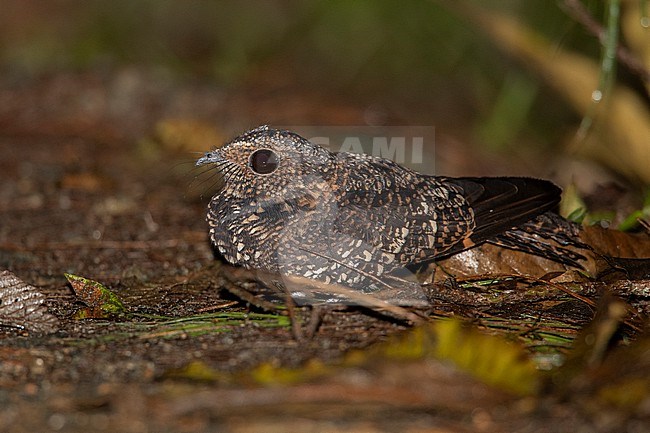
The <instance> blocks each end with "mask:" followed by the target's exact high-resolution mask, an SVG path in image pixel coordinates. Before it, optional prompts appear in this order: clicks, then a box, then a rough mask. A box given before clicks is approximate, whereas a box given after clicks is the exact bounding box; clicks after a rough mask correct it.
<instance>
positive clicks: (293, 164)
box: [196, 126, 334, 197]
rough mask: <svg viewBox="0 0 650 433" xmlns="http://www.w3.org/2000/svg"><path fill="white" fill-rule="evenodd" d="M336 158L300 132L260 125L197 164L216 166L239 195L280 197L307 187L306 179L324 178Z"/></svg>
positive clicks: (226, 183)
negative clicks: (303, 136) (289, 191)
mask: <svg viewBox="0 0 650 433" xmlns="http://www.w3.org/2000/svg"><path fill="white" fill-rule="evenodd" d="M333 159H334V156H333V154H332V153H331V152H329V151H328V150H326V149H324V148H322V147H320V146H318V145H316V144H313V143H311V142H309V141H308V140H306V139H304V138H302V137H301V136H299V135H298V134H295V133H293V132H289V131H284V130H279V129H272V128H269V127H268V126H260V127H258V128H255V129H253V130H250V131H248V132H246V133H244V134H242V135H240V136H239V137H237V138H235V139H233V140H231V141H229V142H228V143H226V144H225V145H223V146H222V147H221V148H218V149H215V150H213V151H210V152H207V153H206V154H205V155H204V156H203V157H201V158H200V159H199V160H198V161H197V162H196V165H197V166H201V165H208V164H210V165H213V166H214V168H215V169H216V170H218V171H219V173H220V174H221V175H222V177H223V179H224V188H225V189H227V190H229V191H230V192H231V193H233V194H235V195H237V196H240V197H254V196H258V195H264V196H277V195H281V194H283V193H286V191H287V190H291V189H295V188H300V187H304V186H306V185H304V183H305V180H306V179H307V180H309V179H312V180H313V179H315V178H318V179H319V180H321V181H322V175H323V173H324V172H326V171H327V167H328V164H329V163H331V161H332V160H333Z"/></svg>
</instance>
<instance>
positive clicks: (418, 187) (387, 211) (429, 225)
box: [334, 155, 474, 265]
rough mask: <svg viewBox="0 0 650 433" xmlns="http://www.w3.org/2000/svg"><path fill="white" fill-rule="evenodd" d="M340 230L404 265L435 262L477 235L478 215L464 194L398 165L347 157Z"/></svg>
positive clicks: (337, 226) (338, 219) (338, 216)
mask: <svg viewBox="0 0 650 433" xmlns="http://www.w3.org/2000/svg"><path fill="white" fill-rule="evenodd" d="M343 162H344V163H345V164H346V165H347V167H348V169H346V170H345V173H346V175H345V177H343V178H342V179H339V182H340V184H341V188H340V199H339V201H338V202H339V208H338V209H337V211H336V215H335V218H336V222H335V224H334V227H335V229H336V230H339V231H341V232H343V233H345V234H347V235H349V236H351V237H353V238H356V239H360V240H362V241H364V242H366V243H368V244H370V245H373V246H374V247H376V248H377V249H378V250H380V251H383V252H386V253H389V254H394V255H395V256H396V257H397V258H398V262H401V264H402V265H404V264H413V263H418V262H422V261H428V260H431V259H433V258H435V257H437V256H438V255H440V254H442V253H444V252H445V251H447V250H449V249H450V248H452V247H453V246H454V245H457V244H459V243H460V244H462V243H463V241H464V240H465V239H466V238H467V237H468V236H469V235H470V234H471V232H472V229H473V226H474V223H473V216H472V211H471V209H470V208H469V206H468V205H467V202H466V201H465V199H464V198H463V196H462V189H461V188H459V187H457V186H455V185H452V184H448V183H446V181H445V179H443V178H434V177H430V176H423V175H419V174H417V173H415V172H412V171H411V170H408V169H406V168H403V167H401V166H399V165H397V164H395V163H393V162H392V161H388V160H383V159H379V158H373V157H369V156H364V155H345V160H344V161H343Z"/></svg>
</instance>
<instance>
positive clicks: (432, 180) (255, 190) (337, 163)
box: [196, 126, 582, 293]
mask: <svg viewBox="0 0 650 433" xmlns="http://www.w3.org/2000/svg"><path fill="white" fill-rule="evenodd" d="M196 164H197V165H204V164H210V165H212V166H213V169H214V170H218V172H219V174H220V175H221V176H223V180H224V185H223V187H222V189H221V190H220V191H219V192H218V193H217V194H216V195H215V196H214V197H213V198H212V200H211V201H210V204H209V211H208V217H207V220H208V223H209V226H210V238H211V241H212V243H213V244H214V246H215V247H216V249H217V250H218V251H219V253H220V254H221V255H223V257H225V259H226V260H228V261H229V262H231V263H233V264H237V265H242V266H244V267H246V268H255V269H262V270H265V271H269V272H272V273H278V274H282V275H294V276H301V277H307V278H310V279H314V280H319V281H320V282H323V283H330V284H336V285H340V286H346V287H349V288H352V289H354V290H359V291H362V292H364V293H376V292H378V291H380V290H381V289H382V288H384V287H389V286H394V285H395V284H396V282H397V283H399V282H400V281H403V279H401V277H400V275H403V273H404V272H405V270H407V269H409V268H412V267H414V266H417V265H421V264H424V263H428V262H431V261H433V260H436V259H441V258H444V257H447V256H450V255H453V254H456V253H459V252H461V251H464V250H467V249H469V248H472V247H474V246H476V245H480V244H481V243H484V242H491V243H495V244H499V245H503V246H505V247H507V248H514V249H520V250H524V251H527V252H529V253H532V254H537V255H542V256H544V257H547V258H549V259H551V260H554V261H557V262H562V263H565V264H568V265H574V266H579V265H578V263H577V261H578V260H580V259H581V258H582V256H581V255H580V254H577V253H575V252H573V251H571V250H569V249H566V248H564V247H563V246H562V245H568V244H570V243H571V242H572V239H571V234H570V233H569V234H567V233H566V230H565V231H562V232H559V233H558V232H556V231H554V230H553V229H552V228H549V227H552V226H553V224H552V223H553V220H554V219H559V217H558V216H555V215H554V214H552V213H549V212H548V211H552V210H553V209H554V208H555V207H556V206H557V204H558V202H559V200H560V194H561V190H560V188H558V187H557V186H555V185H554V184H553V183H551V182H549V181H546V180H538V179H532V178H523V177H496V178H449V177H441V176H427V175H422V174H419V173H416V172H414V171H412V170H410V169H408V168H405V167H402V166H400V165H398V164H396V163H394V162H392V161H390V160H387V159H381V158H377V157H373V156H369V155H363V154H355V153H344V152H341V153H333V152H330V151H328V150H327V149H324V148H323V147H320V146H318V145H316V144H313V143H311V142H309V141H308V140H306V139H304V138H302V137H300V136H299V135H297V134H295V133H293V132H289V131H285V130H277V129H272V128H270V127H268V126H262V127H259V128H256V129H253V130H251V131H249V132H246V133H245V134H243V135H241V136H239V137H237V138H235V139H234V140H232V141H230V142H228V143H226V144H225V145H224V146H223V147H221V148H218V149H216V150H214V151H211V152H208V153H206V154H205V156H203V157H202V158H200V159H199V160H198V161H197V163H196ZM549 222H550V224H549ZM531 230H532V231H534V232H535V235H534V236H531V235H530V232H531ZM569 231H570V230H569ZM545 239H552V240H553V241H554V243H553V244H551V243H546V242H545V241H544V240H545Z"/></svg>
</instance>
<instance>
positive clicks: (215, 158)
mask: <svg viewBox="0 0 650 433" xmlns="http://www.w3.org/2000/svg"><path fill="white" fill-rule="evenodd" d="M223 160H224V158H223V156H221V152H219V151H218V150H211V151H210V152H206V153H205V155H203V156H202V157H201V158H199V159H198V160H197V161H196V164H195V165H196V166H197V167H198V166H199V165H205V164H215V163H217V162H221V161H223Z"/></svg>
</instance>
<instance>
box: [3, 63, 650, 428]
mask: <svg viewBox="0 0 650 433" xmlns="http://www.w3.org/2000/svg"><path fill="white" fill-rule="evenodd" d="M154 78H155V77H154ZM153 81H155V79H152V77H151V76H148V75H146V74H142V73H138V72H135V71H130V70H125V71H121V72H120V73H118V74H110V75H102V74H101V73H87V74H74V73H69V74H61V75H56V76H51V77H45V78H41V79H38V80H31V79H23V78H11V77H9V78H8V77H5V78H4V81H3V82H2V83H0V155H1V157H0V179H1V182H0V270H10V271H11V272H13V273H14V274H15V275H16V276H17V277H19V278H20V279H21V280H23V281H24V282H26V283H28V284H31V285H34V286H36V287H37V288H38V289H39V290H40V291H41V292H42V293H43V294H45V295H46V297H47V306H48V309H49V311H50V312H51V313H53V314H54V315H55V316H56V317H57V318H58V319H59V321H60V327H59V330H58V331H56V332H54V333H51V334H47V335H35V334H34V333H30V332H28V331H25V330H19V329H15V328H11V327H3V328H0V331H1V332H0V385H1V386H0V431H4V432H36V431H66V432H77V431H78V432H81V431H84V432H85V431H120V432H174V431H214V432H217V431H218V432H221V431H228V432H230V431H232V432H247V431H265V432H274V431H278V432H280V431H283V432H284V431H319V432H321V431H322V432H325V431H327V432H330V431H364V432H373V431H400V432H405V431H409V432H416V431H417V432H419V431H453V432H464V431H515V430H516V431H530V432H533V431H595V430H600V431H630V432H632V431H638V432H641V431H645V429H646V428H647V427H648V425H650V424H648V422H649V421H650V396H649V395H648V392H647V389H645V390H644V388H643V387H644V386H645V385H648V384H649V379H648V374H647V372H648V371H650V370H648V368H650V359H649V355H648V354H650V350H647V348H648V347H650V346H649V345H648V340H647V337H643V336H641V337H639V335H641V332H640V331H642V330H643V328H644V327H646V326H647V325H646V323H647V322H644V321H643V320H644V319H643V315H644V314H647V309H648V299H650V294H649V293H648V291H649V290H650V289H649V288H648V287H650V285H649V284H650V283H648V276H647V274H645V279H644V278H643V276H644V274H643V272H647V268H646V270H645V271H642V272H641V273H640V275H641V277H640V278H638V279H637V280H633V279H621V278H618V277H617V278H616V279H615V281H614V282H612V283H602V282H588V283H584V285H583V286H581V290H580V296H582V297H584V298H586V299H587V301H588V302H586V301H585V300H584V299H580V298H579V297H573V296H570V295H568V294H567V293H565V292H558V293H555V294H554V295H553V296H548V294H547V293H545V292H539V293H537V294H535V293H533V294H532V295H531V292H535V289H534V288H532V286H531V285H530V284H528V283H525V284H524V283H516V282H515V283H513V282H512V281H511V282H510V283H507V286H506V289H507V290H505V289H503V287H501V288H500V289H498V290H501V292H499V293H496V292H485V291H482V290H481V289H480V288H478V287H475V288H473V289H472V290H470V291H469V293H466V292H467V291H464V290H465V289H459V288H458V287H447V292H445V291H443V290H441V291H440V293H439V297H438V299H439V303H438V304H437V305H436V306H435V308H432V310H431V311H428V312H421V313H422V314H423V316H426V317H439V316H441V315H448V314H451V313H455V314H456V315H458V316H461V317H464V318H466V319H467V320H468V321H474V322H475V323H476V324H477V325H480V326H481V327H482V328H483V329H488V330H491V333H493V334H494V333H499V332H500V331H498V328H499V326H498V322H499V320H502V321H503V323H504V325H503V328H504V330H505V331H503V332H501V333H502V334H503V333H505V334H508V333H509V334H510V335H511V336H514V337H513V338H511V339H517V338H518V336H521V335H523V334H526V333H531V332H539V333H542V334H543V333H544V331H545V330H546V331H548V333H549V334H550V333H552V331H556V330H557V329H558V328H562V329H563V331H564V333H560V334H561V335H559V336H558V338H557V340H556V341H554V343H553V344H551V343H549V341H550V340H549V338H541V337H540V339H537V340H535V339H533V340H531V341H532V342H531V343H530V344H529V346H528V349H529V351H530V353H534V354H535V356H537V357H538V358H539V359H542V358H543V361H539V362H540V363H544V362H546V363H547V364H548V365H549V367H548V368H549V369H552V368H555V367H557V365H553V363H554V362H556V361H554V360H558V359H560V361H557V363H561V360H562V359H564V357H565V356H567V353H571V352H570V349H571V348H572V347H573V342H574V340H573V339H574V338H575V337H576V335H578V336H579V335H580V333H579V331H580V330H581V329H582V328H583V327H585V326H587V325H588V324H589V323H590V322H591V321H592V319H593V318H594V312H595V311H596V310H597V309H598V308H597V305H598V299H599V298H601V295H602V293H603V291H604V289H605V288H606V287H609V286H608V284H610V285H611V286H612V287H618V288H619V289H620V290H619V293H622V294H624V295H625V300H626V301H628V303H630V304H631V305H632V309H633V310H634V314H632V317H631V318H630V319H629V321H628V322H626V323H627V324H623V325H621V326H620V327H618V325H616V326H615V327H614V328H615V329H614V330H612V332H611V334H616V335H617V337H616V338H615V339H614V341H615V344H614V345H618V346H621V347H622V348H623V349H626V348H627V349H628V350H629V351H628V352H625V353H627V355H626V354H625V353H623V354H621V352H620V350H623V349H621V348H619V349H617V350H619V351H618V352H617V351H614V352H613V353H614V354H613V355H612V357H613V358H612V359H614V360H618V361H609V362H610V363H607V362H604V363H603V365H604V366H605V367H603V369H600V370H598V369H596V370H580V373H576V374H575V375H574V376H572V377H574V378H575V380H574V381H573V382H572V384H571V385H570V386H567V387H552V386H551V388H552V391H550V392H544V391H543V390H538V391H537V392H535V393H532V394H529V395H526V396H521V395H517V393H511V392H508V391H504V390H502V389H500V388H499V387H498V386H491V385H489V384H486V383H484V381H481V380H479V379H476V378H475V377H472V376H471V375H468V374H466V373H463V372H462V371H460V370H459V369H457V368H455V367H454V366H453V365H452V364H449V363H445V362H441V361H439V360H434V359H424V360H422V359H420V360H409V361H402V362H396V361H393V360H390V361H387V360H381V361H369V362H367V363H365V364H364V366H362V367H349V366H347V364H346V366H345V367H340V368H339V369H333V370H332V371H330V370H329V368H331V367H323V366H331V365H340V363H342V362H343V360H344V359H345V356H346V354H349V353H350V351H351V350H352V349H364V348H368V347H371V346H372V345H373V344H375V343H378V342H383V341H386V340H387V339H388V338H389V337H390V336H393V335H396V334H400V333H401V332H403V331H404V330H406V329H408V328H410V324H409V323H408V321H405V320H400V319H396V318H391V317H386V316H383V315H381V314H378V313H375V312H372V311H368V310H362V309H346V310H341V311H330V312H328V313H327V314H326V315H325V317H324V320H323V323H322V326H321V327H320V328H319V330H318V332H317V333H316V335H315V336H314V337H313V338H309V339H304V340H301V341H297V340H296V339H295V338H294V336H293V335H292V329H291V326H290V323H289V320H288V319H287V316H286V311H285V310H276V311H267V310H265V309H263V308H259V307H256V306H252V305H250V304H249V303H247V302H245V301H242V300H241V299H240V298H239V297H238V296H235V295H233V293H232V292H231V291H230V290H228V289H229V288H230V289H233V283H232V281H231V280H230V279H228V278H226V277H228V276H229V275H232V272H233V271H232V269H231V268H228V267H226V265H225V264H222V263H221V262H219V261H217V260H215V257H214V254H213V251H212V250H211V248H210V246H209V242H208V238H207V225H206V223H205V220H204V218H205V208H206V204H207V200H208V198H209V195H210V187H211V184H210V181H209V180H205V179H202V178H201V177H199V178H198V179H197V178H195V176H196V175H197V172H196V171H195V170H194V168H193V161H194V159H195V158H196V156H197V154H196V153H192V152H193V151H198V152H200V151H203V150H205V148H201V146H199V145H196V147H192V145H191V144H190V145H189V146H188V145H186V144H182V143H181V144H177V143H176V142H174V140H170V139H168V138H166V137H161V136H160V133H159V132H158V133H157V129H156V125H160V122H161V120H163V119H188V118H190V119H198V120H199V121H201V120H206V121H207V120H208V119H209V122H210V124H217V125H223V126H224V128H223V129H224V130H228V131H230V130H237V129H244V128H246V127H249V126H254V125H247V124H246V122H247V120H246V119H248V118H258V117H259V116H260V113H261V112H263V110H270V109H272V108H273V107H272V106H271V104H267V103H266V102H265V100H264V95H259V94H258V95H253V96H251V95H247V96H233V95H230V94H228V93H226V92H222V91H220V90H219V89H212V88H206V87H204V86H202V85H200V84H188V85H185V86H172V85H168V86H165V85H162V86H161V85H160V83H157V84H156V85H153V84H151V82H153ZM256 98H258V99H257V100H256ZM328 104H329V103H328ZM331 104H332V107H331V108H330V109H325V110H323V107H321V112H323V111H324V112H326V113H333V114H332V116H335V115H340V113H341V110H340V109H339V108H341V107H339V106H337V105H336V103H334V102H332V103H331ZM284 109H286V110H287V114H286V117H287V119H288V118H291V117H292V116H294V115H295V113H300V118H299V119H296V122H305V123H306V122H309V121H315V120H316V119H314V118H310V116H312V114H310V112H309V111H305V110H301V103H300V100H299V99H296V100H294V99H291V97H289V102H288V103H287V105H286V106H285V108H284ZM345 110H346V111H345V112H346V113H348V114H349V117H351V118H354V116H362V110H361V109H357V108H355V107H345ZM334 113H338V114H334ZM318 120H319V121H326V119H322V118H321V119H318ZM180 124H181V125H183V123H182V122H180ZM184 127H187V126H180V127H178V128H180V131H181V133H182V131H184V129H183V128H184ZM199 129H200V128H199ZM194 133H196V135H197V136H200V134H201V133H200V132H196V131H195V132H194ZM214 134H216V135H215V136H214V137H216V138H221V139H226V138H228V137H227V136H225V135H224V136H223V137H221V136H220V135H219V134H221V132H219V131H217V132H215V133H214ZM214 144H219V143H214ZM65 273H71V274H74V275H79V276H83V277H86V278H90V279H93V280H95V281H98V282H101V283H103V284H104V285H106V286H107V287H108V288H109V289H110V290H112V291H113V292H114V293H115V294H116V295H117V296H118V297H119V298H120V299H121V300H122V302H123V304H124V305H125V307H126V311H127V313H128V314H127V315H116V316H114V317H107V318H94V319H83V320H78V319H75V314H76V313H77V312H78V311H79V310H80V309H83V307H84V305H83V303H82V302H81V301H80V300H79V298H78V297H77V296H75V294H74V292H73V290H72V288H71V286H70V284H69V283H68V280H67V279H66V278H65V276H64V274H65ZM247 284H248V285H246V284H242V285H240V286H238V287H239V288H242V287H244V288H246V287H247V288H250V289H251V290H252V291H253V292H255V283H251V282H248V283H247ZM563 287H564V286H563ZM523 292H526V293H527V295H526V296H522V295H521V293H523ZM461 293H464V294H463V296H465V297H466V298H463V299H464V300H460V298H459V296H461V295H460V294H461ZM509 295H510V298H508V296H509ZM536 296H537V297H536ZM479 297H481V299H482V301H481V302H482V303H481V304H480V305H478V306H477V299H478V298H479ZM531 299H533V300H534V301H535V303H531ZM454 300H456V302H454ZM459 300H460V301H459ZM542 301H543V302H544V304H543V306H544V308H545V311H547V312H548V313H549V315H548V317H547V319H545V320H547V321H546V322H544V323H543V325H544V326H546V328H544V326H539V327H537V328H535V326H537V325H535V323H538V322H539V320H540V319H539V318H538V317H535V315H536V314H537V313H536V310H537V309H538V308H539V306H540V305H542V304H540V303H539V302H542ZM297 314H298V315H299V316H300V317H303V318H305V320H306V317H307V316H308V315H309V311H308V310H304V311H303V310H301V311H298V313H297ZM558 318H561V319H563V322H562V326H560V325H558V324H557V323H556V324H555V325H554V326H555V328H553V326H551V325H550V322H551V321H552V320H555V319H558ZM0 319H1V318H0ZM551 319H552V320H551ZM619 319H620V317H619ZM490 320H491V322H490V323H492V324H493V325H494V326H492V327H489V326H486V323H488V322H489V321H490ZM612 320H614V319H612ZM0 321H1V320H0ZM536 321H537V322H536ZM614 321H616V320H614ZM619 322H620V320H619V321H617V322H616V323H619ZM597 323H606V324H609V325H608V326H610V327H611V326H613V325H611V323H612V321H611V320H610V321H609V322H608V321H607V320H605V321H604V322H597ZM506 325H507V326H506ZM516 326H520V328H517V329H515V328H516ZM531 330H532V331H531ZM593 335H596V336H598V335H602V334H600V333H598V332H595V333H594V334H593ZM610 336H611V335H610ZM608 340H609V339H608ZM540 341H542V342H543V343H544V347H545V348H546V351H545V352H544V351H540V350H537V351H536V350H533V349H531V347H533V346H534V345H535V344H536V343H535V342H537V343H540ZM576 341H579V340H576ZM540 345H541V343H540ZM605 345H607V343H605ZM608 356H609V355H608ZM603 357H604V356H603ZM617 357H618V358H617ZM621 359H627V361H621ZM611 362H617V368H618V370H617V371H615V372H614V371H611V366H612V364H611ZM305 366H308V367H305ZM309 366H311V367H309ZM319 366H320V367H319ZM309 368H313V369H315V370H309ZM264 369H268V371H270V372H271V373H269V374H270V375H271V376H272V377H273V378H274V379H273V380H271V379H269V378H268V377H267V376H264V375H263V374H262V372H263V371H267V370H264ZM319 369H320V370H319ZM608 369H609V370H608ZM643 369H645V371H644V370H643ZM292 371H293V372H294V373H295V374H298V376H300V375H303V376H307V378H304V377H303V376H300V377H298V378H296V377H292V378H290V379H286V378H284V379H283V377H284V376H281V375H282V374H288V375H290V374H291V372H292ZM310 371H319V372H321V373H318V374H315V373H313V375H311V374H312V373H309V372H310ZM585 371H586V372H585ZM280 376H281V377H280ZM314 377H315V378H314ZM612 377H618V378H625V379H626V380H627V382H624V383H623V382H617V383H620V384H621V387H622V388H621V389H624V390H625V392H624V393H623V394H624V395H628V396H633V397H634V398H635V399H636V400H634V401H633V402H632V403H630V402H628V401H622V400H624V399H622V398H620V397H619V394H612V395H614V397H611V396H610V397H611V398H609V397H608V398H609V400H608V399H607V398H604V397H603V398H604V400H603V399H600V400H597V399H596V397H594V396H596V395H601V394H602V392H601V391H602V389H601V388H599V387H600V386H601V385H600V384H603V383H607V382H611V381H610V379H611V378H612ZM621 380H622V379H621ZM551 382H552V381H551ZM544 386H546V387H548V386H550V385H548V384H547V385H544ZM544 386H542V388H544ZM567 390H568V391H567ZM628 391H629V392H628ZM563 392H568V394H563ZM603 392H604V391H603ZM612 392H613V391H612ZM599 393H600V394H599ZM635 393H636V394H635ZM608 395H609V394H608ZM601 397H602V395H601ZM599 398H600V397H599ZM630 398H632V397H630ZM603 402H605V403H603ZM607 402H609V403H607ZM612 402H613V403H612ZM602 407H607V408H608V409H607V410H602ZM549 426H552V428H551V427H549ZM621 428H623V429H624V430H619V429H621Z"/></svg>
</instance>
